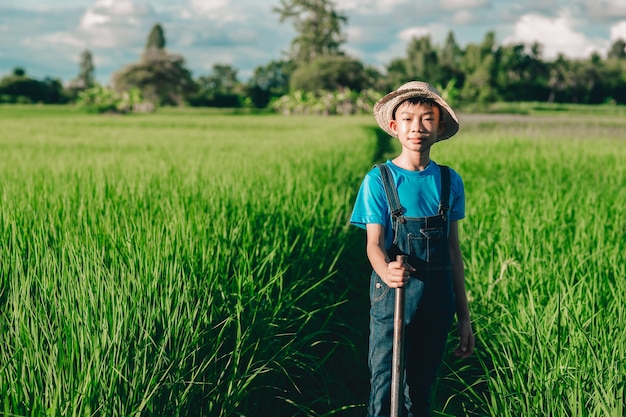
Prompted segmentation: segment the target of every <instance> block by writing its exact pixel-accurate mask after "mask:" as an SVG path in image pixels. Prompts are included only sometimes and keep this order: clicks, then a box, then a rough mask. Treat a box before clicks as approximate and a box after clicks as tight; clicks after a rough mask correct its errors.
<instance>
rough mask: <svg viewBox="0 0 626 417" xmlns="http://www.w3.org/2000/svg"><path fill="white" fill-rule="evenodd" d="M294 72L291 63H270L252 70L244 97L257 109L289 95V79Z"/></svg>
mask: <svg viewBox="0 0 626 417" xmlns="http://www.w3.org/2000/svg"><path fill="white" fill-rule="evenodd" d="M293 70H294V64H293V62H292V61H283V60H281V61H271V62H270V63H269V64H267V65H265V66H259V67H257V68H255V69H254V73H253V74H252V77H250V80H248V83H247V85H246V95H247V96H248V97H250V99H251V100H252V103H253V104H254V105H255V106H256V107H259V108H263V107H266V106H267V105H268V104H269V103H270V102H271V101H273V100H274V99H276V98H278V97H281V96H283V95H285V94H288V93H289V79H290V78H291V74H292V73H293Z"/></svg>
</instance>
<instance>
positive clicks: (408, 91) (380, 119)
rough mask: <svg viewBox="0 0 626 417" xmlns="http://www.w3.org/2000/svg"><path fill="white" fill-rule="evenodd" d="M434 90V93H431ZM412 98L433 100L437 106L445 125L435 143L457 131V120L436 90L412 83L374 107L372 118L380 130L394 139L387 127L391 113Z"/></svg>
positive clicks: (381, 100)
mask: <svg viewBox="0 0 626 417" xmlns="http://www.w3.org/2000/svg"><path fill="white" fill-rule="evenodd" d="M433 90H434V91H433ZM414 97H423V98H428V99H431V100H433V101H434V102H435V103H437V104H438V105H439V107H440V108H441V113H442V115H441V116H442V120H443V122H444V124H445V128H444V131H443V132H442V133H441V134H440V135H439V136H438V138H437V141H441V140H445V139H448V138H450V137H452V136H454V135H455V134H456V133H457V132H458V131H459V120H458V118H457V116H456V114H455V113H454V111H453V110H452V108H451V107H450V105H449V104H448V103H447V102H446V101H445V100H444V99H443V98H441V96H440V95H439V94H437V92H436V90H435V89H434V88H433V87H431V86H429V85H428V84H426V83H419V82H412V83H407V84H405V85H403V86H401V87H400V88H398V89H397V90H395V91H392V92H391V93H389V94H387V95H386V96H384V97H383V98H381V99H380V100H378V102H377V103H376V104H375V105H374V117H375V118H376V122H377V123H378V126H380V128H381V129H383V130H384V131H385V132H387V133H388V134H389V135H390V136H393V137H394V138H395V137H397V135H396V134H395V133H394V132H393V131H392V130H391V127H390V126H389V124H390V122H391V120H392V119H393V112H394V110H395V109H396V107H397V106H398V105H399V104H400V103H402V102H403V101H404V100H406V99H410V98H414Z"/></svg>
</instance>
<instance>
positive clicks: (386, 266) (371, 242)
mask: <svg viewBox="0 0 626 417" xmlns="http://www.w3.org/2000/svg"><path fill="white" fill-rule="evenodd" d="M365 227H366V230H367V258H368V259H369V261H370V264H371V265H372V268H373V269H374V271H376V273H377V274H378V276H379V277H380V278H381V279H382V280H383V282H384V283H385V284H387V286H388V287H390V288H397V287H402V286H403V285H404V283H405V282H407V281H408V280H409V276H410V273H411V272H413V271H415V269H414V268H413V267H411V266H410V265H408V264H404V263H402V262H398V261H397V260H393V261H391V262H390V260H389V257H388V256H387V251H386V250H385V228H384V227H383V226H382V225H380V224H374V223H368V224H367V225H366V226H365Z"/></svg>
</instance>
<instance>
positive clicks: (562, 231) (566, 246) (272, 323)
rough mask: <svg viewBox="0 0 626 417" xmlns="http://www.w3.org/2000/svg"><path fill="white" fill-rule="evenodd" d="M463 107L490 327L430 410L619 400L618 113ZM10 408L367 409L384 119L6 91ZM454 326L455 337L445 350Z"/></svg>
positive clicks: (451, 365) (125, 411)
mask: <svg viewBox="0 0 626 417" xmlns="http://www.w3.org/2000/svg"><path fill="white" fill-rule="evenodd" d="M568 110H569V111H568V112H559V113H555V114H552V115H536V114H533V112H532V111H529V114H530V115H528V116H520V115H518V116H512V115H501V114H500V115H463V114H462V115H461V125H462V129H461V132H460V133H459V135H458V136H456V137H455V138H453V139H452V140H450V141H444V142H442V143H439V144H437V145H436V146H435V147H434V148H433V154H432V157H433V159H434V160H435V161H437V162H439V163H444V164H449V165H450V166H452V167H454V168H455V169H456V170H457V171H458V172H460V173H461V175H462V176H463V178H464V180H465V187H466V195H467V218H466V219H465V220H463V221H462V222H460V228H461V229H460V232H461V238H462V246H463V251H464V257H465V265H466V270H467V271H466V275H467V285H468V292H469V297H470V302H471V310H472V314H473V324H474V328H475V332H476V337H477V346H476V353H475V354H474V355H473V357H472V358H471V359H469V360H465V361H459V360H456V359H454V358H452V357H451V356H450V357H446V360H445V364H444V366H443V367H442V373H441V377H440V379H439V383H438V384H437V387H436V397H435V414H438V415H454V416H466V415H467V416H519V415H532V416H534V415H537V416H539V415H541V416H544V415H550V416H621V415H623V414H624V410H625V408H626V407H625V397H624V386H625V384H626V381H625V379H624V375H626V369H625V368H624V363H625V360H626V348H624V346H626V331H625V330H624V327H623V325H622V323H624V305H626V284H624V282H625V281H624V279H623V278H624V277H625V276H626V267H625V266H624V265H625V264H626V262H625V261H626V259H625V256H624V251H623V242H624V241H625V238H626V235H625V231H626V220H625V219H626V212H625V209H624V207H623V202H624V201H626V194H625V191H624V190H625V189H626V187H625V186H626V184H625V181H626V180H625V178H626V175H625V172H624V170H625V168H624V167H625V166H626V164H624V162H625V160H626V154H625V152H626V147H624V146H623V144H624V140H625V137H624V132H625V129H624V128H625V127H626V126H624V125H625V124H626V122H625V121H624V119H623V118H620V117H615V116H613V115H618V114H620V113H619V111H620V109H616V110H615V112H614V113H610V112H607V113H602V112H599V113H598V112H591V111H587V110H588V109H583V111H582V112H578V113H575V114H571V111H572V110H574V109H573V108H571V109H568ZM0 111H2V118H1V119H0V149H1V150H2V154H3V158H2V159H0V236H1V237H2V244H0V307H1V308H0V339H1V341H0V399H1V402H2V404H1V405H0V407H1V409H2V413H3V414H4V415H19V416H26V415H28V416H31V415H37V416H39V415H44V414H45V415H51V416H53V415H70V414H71V415H107V416H108V415H112V416H116V415H119V416H122V415H123V416H127V415H145V416H147V415H191V416H194V415H197V416H227V415H228V416H230V415H246V416H255V415H268V414H271V415H276V416H280V415H285V416H287V415H289V416H292V415H306V416H322V415H332V414H337V415H344V416H348V415H355V416H356V415H362V414H363V413H364V404H365V402H366V400H367V389H368V386H367V368H366V358H365V356H366V351H367V336H366V333H367V287H368V286H367V276H368V272H369V265H368V264H367V259H366V257H365V251H364V247H363V237H364V236H363V234H362V232H361V231H359V230H356V229H355V228H353V227H351V226H348V224H347V221H348V217H349V213H350V210H351V205H352V201H353V199H354V195H355V193H356V190H357V188H358V184H359V182H360V181H361V179H362V177H363V175H364V174H365V172H366V171H367V170H368V169H370V168H371V166H372V164H373V163H374V162H377V161H379V160H383V159H385V158H386V157H387V156H390V155H393V154H394V153H396V152H397V150H398V148H397V144H396V143H395V142H394V141H391V140H389V139H388V138H386V137H385V135H383V134H382V133H381V132H380V131H379V130H376V129H373V128H374V122H373V120H371V117H350V118H343V117H280V116H275V115H263V116H260V115H257V116H254V115H233V114H228V113H223V112H215V111H204V110H189V109H186V110H181V109H168V110H162V111H159V112H158V113H156V114H153V115H130V116H127V117H116V116H104V117H103V116H96V115H87V114H80V113H76V112H74V111H73V110H71V109H68V108H62V107H38V106H22V107H2V108H1V109H0ZM454 337H455V334H454V332H453V331H451V343H453V341H454Z"/></svg>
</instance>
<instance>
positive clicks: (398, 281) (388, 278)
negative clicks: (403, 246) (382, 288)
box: [383, 255, 415, 288]
mask: <svg viewBox="0 0 626 417" xmlns="http://www.w3.org/2000/svg"><path fill="white" fill-rule="evenodd" d="M411 272H415V268H413V267H412V266H411V265H409V264H407V263H406V262H403V259H402V256H401V255H398V256H397V257H396V260H395V261H392V262H389V263H388V264H387V274H386V275H385V278H384V279H383V281H385V284H387V286H388V287H389V288H398V287H402V286H404V283H405V282H407V281H408V280H409V277H410V276H411Z"/></svg>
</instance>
